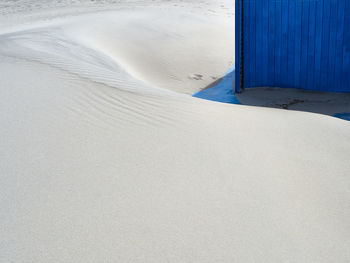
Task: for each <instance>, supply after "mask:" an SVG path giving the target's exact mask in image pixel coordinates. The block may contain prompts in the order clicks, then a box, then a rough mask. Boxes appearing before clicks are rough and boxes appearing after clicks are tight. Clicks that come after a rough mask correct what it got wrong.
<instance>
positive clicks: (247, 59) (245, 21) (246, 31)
mask: <svg viewBox="0 0 350 263" xmlns="http://www.w3.org/2000/svg"><path fill="white" fill-rule="evenodd" d="M249 3H250V1H249V0H244V1H243V14H242V15H243V28H244V29H243V33H244V34H243V43H244V44H243V45H244V50H248V52H244V68H243V71H244V87H249V86H250V83H249V80H250V79H251V77H250V75H249V72H250V68H249V63H250V60H251V58H250V57H251V53H250V52H249V50H250V43H249V36H250V30H249V25H250V19H249V5H250V4H249Z"/></svg>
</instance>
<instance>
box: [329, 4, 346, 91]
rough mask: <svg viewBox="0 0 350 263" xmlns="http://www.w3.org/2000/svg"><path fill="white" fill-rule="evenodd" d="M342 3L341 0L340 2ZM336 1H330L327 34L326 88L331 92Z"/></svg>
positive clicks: (333, 66) (335, 32)
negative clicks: (328, 32)
mask: <svg viewBox="0 0 350 263" xmlns="http://www.w3.org/2000/svg"><path fill="white" fill-rule="evenodd" d="M340 1H342V0H340ZM338 3H339V0H338V1H331V10H330V12H331V13H330V34H329V53H328V83H327V85H328V87H330V88H331V89H332V90H333V89H334V88H335V79H334V75H335V71H334V70H335V48H336V38H337V30H338V25H337V11H338V10H337V4H338Z"/></svg>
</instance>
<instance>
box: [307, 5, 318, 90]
mask: <svg viewBox="0 0 350 263" xmlns="http://www.w3.org/2000/svg"><path fill="white" fill-rule="evenodd" d="M315 26H316V2H315V1H310V3H309V34H308V48H307V70H308V72H307V78H306V84H305V87H306V88H309V89H312V87H314V82H315Z"/></svg>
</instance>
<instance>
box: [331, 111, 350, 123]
mask: <svg viewBox="0 0 350 263" xmlns="http://www.w3.org/2000/svg"><path fill="white" fill-rule="evenodd" d="M333 117H336V118H339V119H343V120H347V121H350V113H349V112H344V113H337V114H334V115H333Z"/></svg>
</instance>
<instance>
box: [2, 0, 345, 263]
mask: <svg viewBox="0 0 350 263" xmlns="http://www.w3.org/2000/svg"><path fill="white" fill-rule="evenodd" d="M5 2H6V1H5ZM7 2H8V5H10V7H8V10H12V11H11V12H12V13H11V12H10V11H7V13H6V14H5V15H4V16H3V17H2V18H1V19H0V24H1V25H2V27H1V32H2V33H3V34H2V35H0V97H1V103H0V121H1V125H0V138H1V140H0V173H1V176H0V261H1V262H349V261H350V249H349V247H350V224H349V222H350V220H349V218H350V205H349V204H350V161H349V156H350V125H349V122H346V121H343V120H339V119H335V118H332V117H328V116H324V115H318V114H311V113H304V112H294V111H285V110H278V109H267V108H258V107H248V106H237V105H229V104H221V103H215V102H209V101H204V100H200V99H196V98H192V97H190V96H189V95H188V94H190V93H191V92H192V91H194V90H198V89H200V88H202V87H204V86H206V85H207V84H208V83H210V82H211V81H212V80H210V78H211V77H220V76H221V75H222V74H223V73H224V72H225V70H226V69H227V68H228V64H230V62H231V61H232V54H233V41H232V37H233V32H232V33H230V32H228V31H227V30H231V29H232V30H233V25H232V24H231V23H232V16H231V18H230V17H229V15H227V16H224V14H225V12H228V13H230V12H231V11H232V9H231V11H227V10H226V9H225V8H227V7H226V6H229V4H230V2H231V1H228V0H225V1H223V2H225V3H223V4H224V7H221V4H222V3H216V4H213V3H211V2H210V1H203V2H202V1H192V2H190V1H187V2H186V3H183V2H181V1H180V0H177V1H166V2H162V3H159V1H156V2H155V4H154V3H152V2H151V1H149V2H147V1H143V2H142V1H130V2H129V3H127V2H126V1H124V2H123V1H116V3H114V4H113V3H109V1H102V2H100V3H99V4H98V6H97V7H95V6H94V5H93V4H91V3H90V2H89V1H85V2H84V1H82V2H81V3H78V1H75V2H76V3H75V5H77V6H79V5H81V6H83V7H82V8H81V9H79V10H78V11H77V9H76V7H71V9H70V8H68V7H67V6H68V2H69V1H62V2H61V3H60V4H59V3H55V2H53V1H34V0H33V1H28V0H20V1H19V2H18V1H17V2H15V3H11V1H7ZM21 2H22V3H27V4H28V3H36V4H37V5H38V7H36V8H33V10H35V11H31V10H32V9H30V8H29V7H28V8H27V9H28V10H27V11H26V10H25V8H24V10H22V9H21V8H20V7H16V6H21ZM110 2H113V1H110ZM3 3H4V1H3V2H1V4H3ZM40 3H42V4H43V3H50V4H48V5H47V6H46V7H45V8H44V7H42V6H40ZM141 3H142V4H141ZM158 4H159V5H158ZM11 5H12V6H11ZM58 5H63V7H60V8H56V6H58ZM118 5H120V6H122V7H123V8H122V9H120V10H117V9H118ZM153 5H158V7H153ZM174 5H177V6H174ZM225 5H226V6H225ZM28 6H30V5H29V4H28ZM181 6H182V7H181ZM198 7H203V8H202V10H200V9H199V8H198ZM16 8H17V9H16ZM95 9H96V10H102V9H104V10H106V9H108V10H109V11H106V12H104V11H103V12H102V11H98V12H95V13H93V12H92V11H93V10H95ZM112 9H113V10H112ZM209 9H210V10H212V11H213V12H212V11H208V10H209ZM50 17H52V19H50ZM16 21H17V22H16ZM30 21H33V22H32V23H30ZM34 21H35V22H34ZM5 32H7V33H5ZM193 74H200V75H203V77H202V78H203V80H196V79H195V78H193V76H195V75H193Z"/></svg>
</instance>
